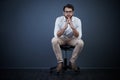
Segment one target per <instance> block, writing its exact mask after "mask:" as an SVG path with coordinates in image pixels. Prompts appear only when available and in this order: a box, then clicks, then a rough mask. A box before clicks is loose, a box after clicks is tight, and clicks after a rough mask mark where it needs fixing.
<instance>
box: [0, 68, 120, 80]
mask: <svg viewBox="0 0 120 80" xmlns="http://www.w3.org/2000/svg"><path fill="white" fill-rule="evenodd" d="M119 71H120V70H117V69H81V70H80V73H76V72H73V71H69V70H68V71H66V72H64V73H60V74H59V75H58V74H57V73H56V72H53V73H50V72H49V69H0V80H120V72H119Z"/></svg>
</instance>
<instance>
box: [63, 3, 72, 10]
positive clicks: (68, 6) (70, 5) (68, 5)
mask: <svg viewBox="0 0 120 80" xmlns="http://www.w3.org/2000/svg"><path fill="white" fill-rule="evenodd" d="M66 7H67V8H71V9H72V10H73V11H74V6H73V5H72V4H67V5H65V6H64V7H63V11H65V8H66Z"/></svg>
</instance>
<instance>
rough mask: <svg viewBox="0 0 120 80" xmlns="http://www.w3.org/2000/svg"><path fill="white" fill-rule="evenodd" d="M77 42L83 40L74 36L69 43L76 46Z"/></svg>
mask: <svg viewBox="0 0 120 80" xmlns="http://www.w3.org/2000/svg"><path fill="white" fill-rule="evenodd" d="M77 43H83V40H82V39H78V38H73V39H71V40H70V41H69V42H68V43H67V44H68V45H71V46H75V45H76V44H77Z"/></svg>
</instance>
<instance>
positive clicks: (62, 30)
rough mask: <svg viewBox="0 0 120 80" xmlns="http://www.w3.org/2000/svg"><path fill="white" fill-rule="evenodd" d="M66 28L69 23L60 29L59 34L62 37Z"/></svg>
mask: <svg viewBox="0 0 120 80" xmlns="http://www.w3.org/2000/svg"><path fill="white" fill-rule="evenodd" d="M66 28H67V23H66V24H65V26H64V28H63V29H61V30H59V31H58V32H57V36H58V37H60V36H61V35H63V33H64V32H65V30H66Z"/></svg>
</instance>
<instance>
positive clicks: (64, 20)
mask: <svg viewBox="0 0 120 80" xmlns="http://www.w3.org/2000/svg"><path fill="white" fill-rule="evenodd" d="M63 19H64V22H65V21H66V18H65V16H64V18H63ZM72 21H74V17H73V16H72Z"/></svg>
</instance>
